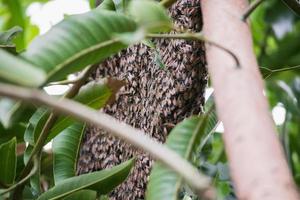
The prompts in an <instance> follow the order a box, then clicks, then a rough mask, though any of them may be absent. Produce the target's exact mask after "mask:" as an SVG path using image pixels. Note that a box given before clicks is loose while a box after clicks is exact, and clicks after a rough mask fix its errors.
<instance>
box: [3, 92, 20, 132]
mask: <svg viewBox="0 0 300 200" xmlns="http://www.w3.org/2000/svg"><path fill="white" fill-rule="evenodd" d="M20 107H21V102H19V101H14V100H11V99H7V98H2V99H0V121H1V123H2V125H3V127H4V128H9V127H10V126H11V125H12V124H13V121H15V120H14V119H13V118H15V117H16V116H15V115H16V114H17V113H18V112H17V111H18V110H19V109H20Z"/></svg>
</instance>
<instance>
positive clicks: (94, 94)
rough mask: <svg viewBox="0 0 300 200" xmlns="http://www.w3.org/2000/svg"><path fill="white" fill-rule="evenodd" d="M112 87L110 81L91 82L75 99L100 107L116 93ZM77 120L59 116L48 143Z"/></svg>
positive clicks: (93, 106) (90, 105) (96, 107)
mask: <svg viewBox="0 0 300 200" xmlns="http://www.w3.org/2000/svg"><path fill="white" fill-rule="evenodd" d="M112 87H113V86H112V85H110V83H106V84H103V83H95V82H91V83H89V84H87V85H86V86H84V87H82V88H81V89H80V91H79V93H78V95H76V96H75V98H74V100H75V101H77V102H79V103H82V104H84V105H86V106H89V107H91V108H94V109H100V108H102V107H103V106H104V105H105V104H106V103H107V102H108V101H109V99H110V98H111V96H112V94H113V93H114V89H113V88H112ZM75 122H76V121H75V120H74V119H73V118H72V117H70V116H61V117H59V118H58V119H57V121H56V123H55V124H54V126H53V127H52V128H51V130H50V133H49V136H48V138H47V141H46V143H47V142H50V140H51V139H53V138H54V137H55V136H56V135H58V134H59V133H60V132H61V131H63V130H64V129H65V128H67V127H68V126H70V125H72V124H73V123H75ZM35 138H36V139H37V138H38V135H37V136H35Z"/></svg>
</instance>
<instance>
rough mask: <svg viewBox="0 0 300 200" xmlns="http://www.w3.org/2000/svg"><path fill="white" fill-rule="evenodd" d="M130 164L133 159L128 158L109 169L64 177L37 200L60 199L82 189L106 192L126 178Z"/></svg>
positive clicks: (131, 164)
mask: <svg viewBox="0 0 300 200" xmlns="http://www.w3.org/2000/svg"><path fill="white" fill-rule="evenodd" d="M132 166H133V160H129V161H126V162H124V163H122V164H120V165H118V166H116V167H113V168H111V169H105V170H102V171H98V172H92V173H89V174H83V175H80V176H77V177H72V178H68V179H65V180H63V181H61V182H59V183H58V184H57V185H55V186H54V187H53V188H51V189H50V190H48V191H47V192H45V193H43V194H42V195H41V196H40V197H39V198H38V200H55V199H61V198H64V197H66V196H68V195H70V194H73V193H74V192H78V191H80V190H83V189H91V190H95V191H97V192H99V193H100V194H106V193H108V192H109V191H111V190H112V189H113V188H114V187H116V186H117V185H119V184H120V183H122V182H123V181H124V180H125V179H126V177H127V176H128V174H129V172H130V169H131V168H132Z"/></svg>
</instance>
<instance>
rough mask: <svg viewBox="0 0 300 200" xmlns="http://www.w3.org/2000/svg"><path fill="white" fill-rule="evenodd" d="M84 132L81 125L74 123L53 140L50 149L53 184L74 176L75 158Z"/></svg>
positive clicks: (83, 127) (83, 126)
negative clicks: (52, 158)
mask: <svg viewBox="0 0 300 200" xmlns="http://www.w3.org/2000/svg"><path fill="white" fill-rule="evenodd" d="M84 130H85V125H84V124H83V123H75V124H73V125H72V126H70V127H68V128H67V129H65V130H64V131H62V132H61V133H60V134H59V135H58V136H56V137H55V138H54V140H53V143H52V149H53V156H54V166H53V171H54V181H55V184H58V183H59V182H60V181H63V180H65V179H67V178H70V177H73V176H75V175H76V164H77V158H78V154H79V149H80V144H81V140H82V136H83V133H84Z"/></svg>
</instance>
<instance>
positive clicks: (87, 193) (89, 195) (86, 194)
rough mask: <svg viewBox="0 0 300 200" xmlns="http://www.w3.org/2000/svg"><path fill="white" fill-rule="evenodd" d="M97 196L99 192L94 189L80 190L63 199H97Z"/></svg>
mask: <svg viewBox="0 0 300 200" xmlns="http://www.w3.org/2000/svg"><path fill="white" fill-rule="evenodd" d="M96 198H97V192H96V191H93V190H80V191H78V192H75V193H74V194H71V195H69V196H67V197H66V198H64V199H63V200H74V199H84V200H95V199H96Z"/></svg>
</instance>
